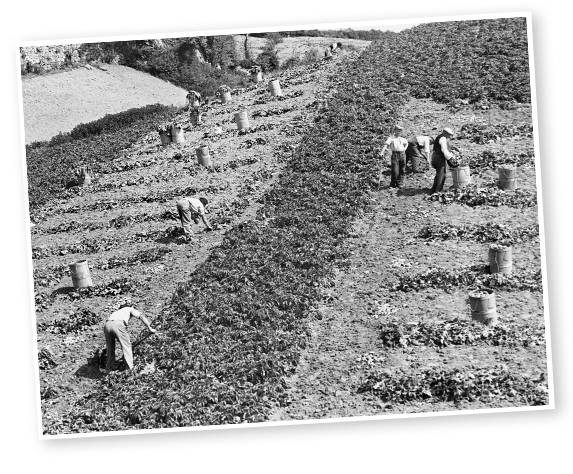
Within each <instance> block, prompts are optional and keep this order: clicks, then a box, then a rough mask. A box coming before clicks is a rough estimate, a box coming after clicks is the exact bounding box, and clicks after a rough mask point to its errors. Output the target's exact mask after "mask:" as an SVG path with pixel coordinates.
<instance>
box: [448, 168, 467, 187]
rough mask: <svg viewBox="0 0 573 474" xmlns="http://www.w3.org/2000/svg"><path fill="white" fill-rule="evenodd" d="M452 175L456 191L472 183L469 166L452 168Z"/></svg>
mask: <svg viewBox="0 0 573 474" xmlns="http://www.w3.org/2000/svg"><path fill="white" fill-rule="evenodd" d="M450 171H451V173H452V181H453V187H454V189H461V188H463V187H464V186H466V185H468V184H469V183H471V181H472V178H471V176H470V167H469V166H468V165H460V166H457V167H455V168H450Z"/></svg>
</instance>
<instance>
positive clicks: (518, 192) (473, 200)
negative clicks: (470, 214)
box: [425, 183, 537, 209]
mask: <svg viewBox="0 0 573 474" xmlns="http://www.w3.org/2000/svg"><path fill="white" fill-rule="evenodd" d="M425 199H428V200H429V201H436V202H441V203H442V204H452V203H455V204H465V205H466V206H470V207H474V206H494V207H497V206H509V207H516V208H518V209H522V208H525V207H532V206H535V205H537V194H536V192H535V191H531V190H528V189H521V188H517V189H515V190H513V191H510V190H504V189H500V188H499V187H498V186H497V184H496V183H491V184H490V185H487V186H480V185H478V184H476V183H470V184H468V185H466V186H464V187H463V188H461V189H460V188H457V189H453V190H451V191H443V192H439V193H434V194H432V195H430V196H426V197H425Z"/></svg>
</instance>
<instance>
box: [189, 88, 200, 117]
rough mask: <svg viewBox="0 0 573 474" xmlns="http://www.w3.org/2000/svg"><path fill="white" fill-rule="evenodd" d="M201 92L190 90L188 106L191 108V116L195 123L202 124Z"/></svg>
mask: <svg viewBox="0 0 573 474" xmlns="http://www.w3.org/2000/svg"><path fill="white" fill-rule="evenodd" d="M200 107H201V94H200V93H199V92H197V91H189V93H188V94H187V108H188V110H189V117H190V118H191V122H192V123H193V124H194V125H200V124H201V118H202V117H201V116H202V114H201V112H200Z"/></svg>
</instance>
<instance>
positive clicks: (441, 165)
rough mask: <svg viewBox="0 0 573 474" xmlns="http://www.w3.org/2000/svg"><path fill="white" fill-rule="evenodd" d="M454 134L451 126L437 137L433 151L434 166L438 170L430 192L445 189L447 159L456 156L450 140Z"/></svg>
mask: <svg viewBox="0 0 573 474" xmlns="http://www.w3.org/2000/svg"><path fill="white" fill-rule="evenodd" d="M453 136H454V132H453V130H452V129H451V128H449V127H446V128H444V130H443V131H442V133H440V134H439V135H438V136H437V137H436V138H435V139H434V145H433V153H432V168H434V169H435V170H436V176H435V178H434V184H433V186H432V189H431V190H430V194H434V193H439V192H441V191H442V189H444V183H445V182H446V171H447V169H448V165H447V160H451V159H452V158H454V154H453V153H452V150H451V148H450V140H451V139H452V137H453Z"/></svg>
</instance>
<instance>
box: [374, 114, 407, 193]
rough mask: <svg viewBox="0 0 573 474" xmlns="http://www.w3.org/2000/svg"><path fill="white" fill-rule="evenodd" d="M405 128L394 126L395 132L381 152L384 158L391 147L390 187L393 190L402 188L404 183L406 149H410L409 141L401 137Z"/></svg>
mask: <svg viewBox="0 0 573 474" xmlns="http://www.w3.org/2000/svg"><path fill="white" fill-rule="evenodd" d="M402 130H403V127H401V126H400V125H396V126H394V132H393V133H392V135H390V138H388V140H386V143H385V144H384V147H383V148H382V151H381V152H380V158H383V157H384V153H385V152H386V149H387V148H388V147H390V151H391V152H392V156H391V158H390V165H391V168H392V173H391V177H390V187H391V188H401V187H402V183H403V182H404V170H405V168H406V148H408V140H406V139H405V138H404V137H401V136H400V134H401V133H402Z"/></svg>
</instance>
